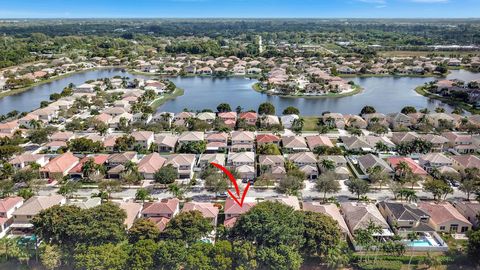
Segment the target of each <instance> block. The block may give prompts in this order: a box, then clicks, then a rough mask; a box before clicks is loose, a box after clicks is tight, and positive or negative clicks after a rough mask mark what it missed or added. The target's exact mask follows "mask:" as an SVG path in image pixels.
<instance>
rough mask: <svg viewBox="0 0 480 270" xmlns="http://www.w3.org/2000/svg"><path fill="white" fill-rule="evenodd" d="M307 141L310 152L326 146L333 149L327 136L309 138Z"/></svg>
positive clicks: (306, 138)
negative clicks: (320, 146)
mask: <svg viewBox="0 0 480 270" xmlns="http://www.w3.org/2000/svg"><path fill="white" fill-rule="evenodd" d="M305 140H306V141H307V144H308V147H309V148H310V150H313V149H315V147H317V146H319V145H325V146H328V147H333V143H332V141H330V139H329V138H328V137H327V136H320V135H319V136H307V137H305Z"/></svg>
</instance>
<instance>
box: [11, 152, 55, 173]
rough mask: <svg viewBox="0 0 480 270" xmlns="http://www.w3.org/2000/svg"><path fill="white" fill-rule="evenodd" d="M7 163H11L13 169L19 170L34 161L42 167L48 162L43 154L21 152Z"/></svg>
mask: <svg viewBox="0 0 480 270" xmlns="http://www.w3.org/2000/svg"><path fill="white" fill-rule="evenodd" d="M8 163H10V164H12V166H13V167H14V168H15V169H17V170H19V169H23V168H25V167H27V166H29V165H32V164H34V163H36V164H38V165H40V166H41V167H43V166H45V165H46V164H47V163H48V158H47V157H46V156H45V155H39V154H30V153H23V154H20V155H18V156H16V157H14V158H12V159H11V160H10V161H9V162H8Z"/></svg>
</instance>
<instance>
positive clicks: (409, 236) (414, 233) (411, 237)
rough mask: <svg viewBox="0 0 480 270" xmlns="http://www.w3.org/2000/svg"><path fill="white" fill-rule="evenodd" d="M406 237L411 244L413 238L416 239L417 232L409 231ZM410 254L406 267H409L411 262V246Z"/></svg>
mask: <svg viewBox="0 0 480 270" xmlns="http://www.w3.org/2000/svg"><path fill="white" fill-rule="evenodd" d="M407 239H408V240H409V241H410V243H412V244H413V242H414V241H415V240H418V234H417V232H415V231H414V232H411V233H409V234H408V235H407ZM410 250H411V254H410V260H408V268H410V264H411V263H412V258H413V248H412V247H410Z"/></svg>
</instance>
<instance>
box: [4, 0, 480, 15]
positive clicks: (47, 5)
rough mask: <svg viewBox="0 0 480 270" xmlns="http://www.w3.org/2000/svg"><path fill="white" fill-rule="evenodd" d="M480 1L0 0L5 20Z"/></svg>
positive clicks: (418, 11) (443, 9)
mask: <svg viewBox="0 0 480 270" xmlns="http://www.w3.org/2000/svg"><path fill="white" fill-rule="evenodd" d="M479 11H480V0H130V1H127V0H0V18H93V17H95V18H124V17H127V18H134V17H140V18H146V17H149V18H151V17H153V18H192V17H194V18H203V17H210V18H211V17H223V18H225V17H229V18H265V17H268V18H277V17H279V18H440V17H441V18H465V17H469V18H475V17H476V18H478V17H479V15H478V14H479Z"/></svg>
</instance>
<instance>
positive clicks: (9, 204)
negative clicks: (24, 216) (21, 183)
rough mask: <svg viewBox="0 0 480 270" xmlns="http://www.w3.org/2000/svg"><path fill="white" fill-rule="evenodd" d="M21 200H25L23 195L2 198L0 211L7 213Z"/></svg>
mask: <svg viewBox="0 0 480 270" xmlns="http://www.w3.org/2000/svg"><path fill="white" fill-rule="evenodd" d="M19 202H23V198H22V197H7V198H3V199H0V213H6V212H8V211H10V210H11V209H12V208H13V207H15V205H17V204H18V203H19Z"/></svg>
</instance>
